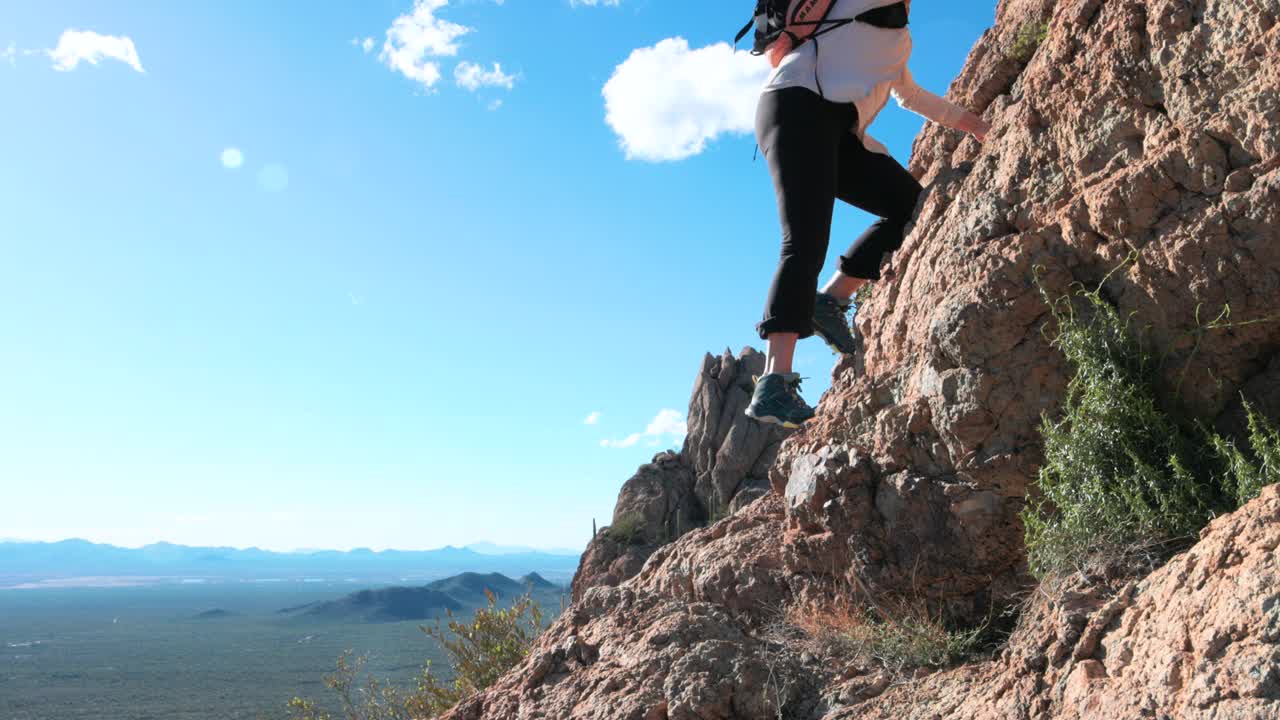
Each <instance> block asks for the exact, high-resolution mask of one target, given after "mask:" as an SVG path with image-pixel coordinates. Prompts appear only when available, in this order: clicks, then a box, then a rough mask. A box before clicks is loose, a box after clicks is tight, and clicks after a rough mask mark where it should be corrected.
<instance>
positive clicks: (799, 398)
mask: <svg viewBox="0 0 1280 720" xmlns="http://www.w3.org/2000/svg"><path fill="white" fill-rule="evenodd" d="M808 379H809V378H802V377H798V378H796V379H795V380H788V381H787V392H788V393H790V394H791V396H792V397H793V398H795V399H796V402H798V403H800V404H801V405H803V406H805V407H809V403H807V402H805V399H804V396H803V395H801V394H800V382H801V381H803V380H808Z"/></svg>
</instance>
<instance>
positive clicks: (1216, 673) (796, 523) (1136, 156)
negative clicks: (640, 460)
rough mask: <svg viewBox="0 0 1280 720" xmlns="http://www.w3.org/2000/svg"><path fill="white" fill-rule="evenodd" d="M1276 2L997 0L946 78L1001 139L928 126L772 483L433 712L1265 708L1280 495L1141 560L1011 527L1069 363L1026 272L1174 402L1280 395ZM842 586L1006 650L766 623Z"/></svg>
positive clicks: (1271, 408) (698, 483)
mask: <svg viewBox="0 0 1280 720" xmlns="http://www.w3.org/2000/svg"><path fill="white" fill-rule="evenodd" d="M1278 21H1280V4H1278V3H1277V2H1276V1H1275V0H1003V1H1002V2H1000V4H999V7H998V10H997V18H996V24H995V26H994V27H993V28H992V29H991V30H989V31H988V32H987V33H986V34H985V35H984V36H983V37H982V38H981V40H980V41H979V42H978V44H977V45H976V46H975V47H974V49H973V50H972V52H971V53H970V56H969V59H968V61H967V63H966V65H965V69H964V71H963V72H962V74H961V75H960V77H959V78H957V80H956V81H955V83H954V84H953V86H952V87H951V89H950V93H949V95H950V97H951V98H952V99H954V100H955V101H957V102H959V103H961V104H964V105H966V106H968V107H971V108H973V109H975V110H977V111H979V112H982V113H984V115H985V117H986V118H987V119H988V120H990V121H991V122H992V124H993V126H994V131H993V132H992V133H991V135H990V137H989V138H988V141H987V143H986V145H985V146H984V145H980V144H978V143H977V142H976V141H974V140H973V139H971V138H964V137H962V136H960V135H959V134H957V133H955V132H952V131H947V130H944V129H941V128H938V127H934V126H927V127H926V129H925V130H924V132H923V133H922V134H921V136H920V137H919V138H918V140H917V142H916V145H915V148H914V153H913V158H912V163H911V168H912V171H913V172H914V173H915V174H917V176H918V177H920V178H921V180H922V182H923V183H924V184H925V186H926V188H927V192H926V194H925V196H924V197H923V198H922V201H921V205H920V208H919V211H918V217H917V220H916V223H915V225H914V227H913V228H912V230H911V232H910V234H909V236H908V238H907V240H906V242H905V244H904V246H903V247H902V249H901V250H900V251H899V252H897V253H896V254H895V256H894V257H893V259H892V261H891V262H892V268H891V269H892V274H891V275H888V276H887V277H886V280H885V281H882V282H881V283H879V284H878V285H877V287H876V288H875V290H874V293H873V294H872V297H871V298H870V300H869V301H868V302H867V303H866V304H865V305H864V307H863V308H862V309H861V310H860V312H859V313H858V316H857V331H858V333H859V334H860V335H861V336H862V339H863V341H864V345H865V348H866V352H865V355H864V356H861V357H859V358H857V359H856V360H850V361H845V362H843V363H841V364H840V365H838V366H837V367H836V368H835V371H834V385H833V387H832V389H831V390H830V391H829V392H828V393H827V395H826V396H824V398H823V399H822V402H821V404H820V406H819V416H818V418H817V419H816V420H815V421H814V422H812V423H811V424H809V425H808V426H806V428H805V429H804V430H803V431H802V432H800V433H798V434H796V435H794V436H792V437H791V438H789V439H787V440H786V442H785V443H784V444H783V446H782V449H781V452H780V453H779V454H778V457H777V459H776V461H775V462H773V463H772V465H771V468H770V471H769V481H770V486H771V490H772V491H771V492H768V493H766V494H764V495H763V496H762V497H759V498H758V499H755V500H753V501H752V502H750V504H747V505H746V506H745V507H740V509H738V510H737V511H736V512H734V513H732V514H731V515H729V516H728V517H726V518H724V519H721V520H719V521H718V522H713V523H711V524H708V525H706V526H701V527H692V526H686V525H684V524H681V522H683V521H680V522H676V523H675V525H674V527H675V529H676V530H677V531H678V532H677V533H676V534H677V535H678V537H676V538H675V539H672V541H670V542H665V543H662V542H661V541H663V540H668V539H671V538H661V537H652V538H651V540H652V542H651V547H649V548H648V549H646V550H645V552H644V555H645V557H644V559H643V561H642V563H641V562H637V563H634V564H633V566H632V567H630V568H628V569H627V570H626V572H623V573H616V574H615V575H614V576H613V577H610V578H607V580H608V581H607V582H605V583H604V584H600V583H598V582H596V581H595V580H593V579H592V578H593V577H594V576H592V575H589V574H587V573H584V571H583V570H580V577H579V582H576V583H575V602H574V603H573V605H572V606H571V607H570V608H569V609H568V611H566V612H565V613H564V614H563V615H562V616H561V617H560V618H559V619H558V620H557V622H556V623H555V624H554V625H553V626H552V627H551V628H550V629H549V630H548V631H547V632H546V633H545V634H544V635H543V636H542V637H541V638H540V639H539V641H538V643H537V645H536V646H535V648H534V651H533V652H532V653H531V654H530V656H529V657H528V659H527V660H526V662H525V663H524V664H523V665H522V666H520V667H519V668H517V669H516V670H515V671H513V672H511V673H509V674H508V675H507V676H505V677H504V678H502V679H501V680H500V681H499V682H498V683H497V684H496V685H495V686H494V687H492V688H491V689H490V690H489V691H487V692H485V693H483V694H481V695H479V696H477V697H474V698H472V699H470V700H468V701H465V702H463V703H462V704H460V705H459V706H458V707H457V708H455V709H454V711H453V712H452V713H451V714H450V715H449V716H448V717H450V718H453V719H455V720H461V719H467V720H478V719H480V718H493V719H499V718H502V719H505V718H548V719H551V718H555V719H560V718H598V719H599V720H606V719H607V720H662V719H670V720H685V719H693V718H700V719H710V718H718V719H724V720H728V719H731V718H805V719H810V718H812V719H818V718H825V719H826V720H837V719H839V720H844V719H846V718H848V719H850V720H851V719H853V718H890V717H892V718H922V719H923V718H955V719H957V720H959V719H960V718H965V719H970V718H1002V719H1003V718H1027V719H1031V718H1037V719H1040V718H1045V719H1049V718H1053V719H1058V718H1163V717H1167V718H1280V582H1278V581H1280V568H1278V562H1280V556H1278V555H1277V548H1278V547H1280V522H1277V521H1280V490H1277V489H1275V488H1272V489H1269V490H1267V491H1266V492H1264V494H1263V497H1261V498H1259V499H1258V500H1256V501H1254V502H1252V503H1251V504H1249V505H1247V506H1245V507H1244V508H1242V509H1241V510H1239V511H1237V512H1236V513H1234V514H1233V515H1230V516H1227V517H1223V518H1220V519H1218V520H1217V521H1215V522H1214V523H1213V524H1212V525H1211V526H1210V527H1209V528H1207V529H1206V530H1205V531H1204V533H1203V534H1202V536H1201V539H1200V541H1199V542H1198V544H1196V545H1194V547H1192V548H1191V549H1190V550H1188V551H1186V552H1184V553H1182V554H1180V555H1178V556H1176V557H1174V558H1173V559H1172V560H1170V561H1168V563H1167V564H1165V565H1164V566H1163V567H1161V568H1159V569H1157V570H1156V571H1155V572H1154V573H1152V574H1150V575H1149V576H1148V577H1146V578H1145V579H1143V580H1141V581H1133V582H1123V581H1120V580H1116V581H1115V582H1111V581H1108V580H1107V578H1105V577H1104V578H1102V579H1101V580H1100V579H1098V578H1086V577H1083V576H1082V577H1079V578H1074V579H1067V580H1064V581H1062V584H1061V585H1060V586H1057V587H1054V588H1040V589H1039V590H1037V591H1034V592H1032V591H1031V588H1033V583H1032V581H1031V579H1030V578H1029V577H1028V573H1027V564H1026V554H1025V551H1024V549H1023V528H1022V526H1021V524H1020V521H1019V513H1020V511H1021V509H1022V508H1023V505H1024V502H1025V500H1026V498H1027V497H1028V495H1029V494H1031V493H1034V492H1035V487H1034V480H1035V477H1036V471H1037V468H1038V465H1039V463H1040V461H1041V445H1040V442H1041V441H1040V437H1039V432H1038V428H1039V420H1040V417H1041V415H1042V414H1044V413H1049V414H1052V413H1053V412H1054V411H1055V410H1056V409H1057V407H1058V405H1059V403H1060V401H1061V399H1062V394H1063V390H1064V387H1065V385H1066V383H1067V381H1068V379H1069V377H1070V374H1069V373H1070V368H1068V367H1066V364H1065V363H1064V361H1063V360H1062V358H1061V357H1060V356H1059V355H1058V354H1057V352H1056V351H1055V350H1054V349H1053V348H1052V346H1051V345H1050V343H1049V342H1048V341H1047V340H1046V331H1047V330H1048V329H1050V328H1048V327H1047V326H1048V325H1049V323H1050V321H1051V316H1050V314H1049V313H1048V308H1047V307H1046V305H1045V303H1044V301H1043V299H1042V298H1041V296H1040V293H1039V291H1038V290H1037V282H1039V283H1040V284H1041V285H1042V286H1043V287H1044V288H1045V289H1046V290H1047V291H1048V292H1049V293H1051V294H1057V295H1061V294H1065V293H1066V292H1067V291H1068V290H1069V288H1070V287H1071V286H1072V284H1073V283H1077V282H1078V283H1084V284H1086V285H1088V286H1090V287H1095V286H1096V287H1099V288H1100V292H1101V294H1102V295H1103V296H1104V297H1105V298H1106V299H1107V300H1108V301H1109V302H1111V303H1112V304H1114V305H1115V306H1116V307H1117V308H1119V309H1120V311H1121V312H1122V313H1123V314H1125V315H1127V316H1130V317H1131V318H1132V322H1133V324H1134V326H1135V327H1141V328H1144V329H1145V331H1146V333H1147V335H1148V337H1149V340H1150V342H1151V344H1152V347H1153V351H1154V352H1155V353H1156V354H1157V355H1158V356H1159V357H1160V358H1161V360H1162V362H1161V364H1160V368H1161V372H1162V373H1163V377H1162V378H1161V382H1160V388H1159V389H1160V392H1161V393H1162V398H1161V401H1162V402H1163V403H1164V404H1165V405H1167V406H1168V407H1170V408H1174V409H1176V410H1177V411H1178V412H1181V413H1185V414H1186V415H1187V416H1188V417H1194V418H1197V419H1201V420H1202V421H1204V422H1206V423H1208V424H1212V425H1215V426H1216V427H1218V428H1219V429H1221V430H1222V431H1223V432H1232V431H1233V430H1234V429H1238V428H1239V427H1240V423H1241V402H1242V400H1250V401H1252V402H1253V403H1254V405H1255V406H1256V407H1259V408H1261V409H1262V410H1263V412H1264V413H1265V414H1267V415H1269V416H1270V417H1271V418H1275V417H1276V415H1277V411H1278V410H1280V407H1277V403H1278V402H1280V401H1278V400H1277V398H1278V395H1277V390H1276V388H1277V387H1280V358H1278V356H1277V353H1276V351H1277V349H1278V348H1280V331H1278V330H1277V325H1276V324H1275V323H1274V322H1254V321H1259V320H1264V319H1267V318H1274V317H1275V316H1276V313H1277V310H1278V308H1280V270H1278V268H1280V26H1278ZM1042 31H1043V32H1042ZM1228 307H1229V308H1230V315H1229V317H1230V322H1226V321H1223V322H1218V323H1212V322H1209V320H1211V319H1212V318H1216V317H1226V316H1224V315H1222V313H1223V311H1224V308H1228ZM707 447H713V448H714V447H722V445H719V444H717V443H712V444H711V445H709V446H707ZM686 450H688V448H687V447H686ZM705 455H706V453H703V454H702V455H699V457H703V456H705ZM722 455H723V456H724V457H723V458H722V459H721V460H720V461H723V460H724V459H731V458H730V456H731V455H732V453H721V452H720V451H718V450H717V451H716V456H717V457H721V456H722ZM667 460H668V461H671V462H674V463H676V464H679V465H680V467H681V468H684V469H681V470H679V471H678V472H684V473H689V475H686V476H684V477H683V479H682V480H681V481H680V482H679V483H678V484H677V485H678V486H679V487H680V488H688V487H690V486H691V484H692V485H693V486H695V487H702V488H703V489H704V490H706V489H709V488H714V489H717V491H718V492H721V493H723V488H724V487H727V483H726V482H721V481H718V480H716V478H715V475H714V473H712V474H711V476H709V477H710V480H708V481H703V480H702V479H701V476H699V479H698V480H691V479H690V477H691V476H692V474H693V473H694V471H692V470H690V469H688V466H687V465H685V464H683V463H687V462H688V459H687V458H686V459H682V460H680V461H679V462H677V461H676V460H673V459H671V458H667ZM661 462H662V461H661V460H660V463H659V464H661ZM759 462H760V457H759V456H757V457H754V458H750V459H748V460H745V461H743V460H740V461H739V462H738V465H739V466H742V465H747V464H749V465H751V466H752V467H758V465H759ZM642 472H652V473H660V472H665V471H664V470H662V469H661V468H659V469H657V470H651V471H642ZM659 484H660V483H659ZM649 485H650V486H652V485H654V483H649ZM628 492H630V491H629V490H628V489H626V488H624V495H626V494H627V493H628ZM681 492H686V491H685V490H682V491H681ZM708 497H709V496H708ZM721 497H723V494H722V495H721ZM675 505H676V506H677V507H678V506H679V505H680V503H678V502H677V503H675ZM739 505H741V503H739ZM655 507H659V508H660V509H661V512H655V513H654V516H655V517H657V516H663V517H671V515H670V513H669V512H668V510H667V509H669V508H670V507H672V505H671V503H670V502H668V501H663V502H657V503H655ZM677 515H678V513H677ZM617 519H618V518H615V520H617ZM663 522H664V523H666V527H668V528H671V527H673V526H672V525H671V522H670V521H663ZM692 525H693V526H697V525H698V523H696V522H695V523H692ZM587 565H589V564H588V563H586V561H584V566H587ZM631 575H634V576H631ZM624 576H631V577H629V579H628V578H627V577H624ZM850 586H853V587H857V588H858V589H859V591H860V592H862V593H863V595H864V596H865V597H866V598H869V599H872V600H871V601H872V602H874V598H889V597H911V598H919V599H921V600H922V601H923V602H924V603H925V604H926V606H927V607H929V608H930V609H931V610H932V609H936V611H937V612H938V613H940V616H942V617H946V618H949V619H954V620H956V621H958V622H962V623H963V622H965V621H969V622H977V621H978V620H979V619H980V618H990V617H992V615H993V613H997V612H1000V611H1001V610H1003V609H1006V608H1010V607H1018V608H1021V613H1020V616H1019V619H1018V621H1017V625H1016V628H1014V629H1013V630H1012V634H1011V636H1010V637H1008V638H1007V639H1006V640H1005V642H1003V643H1002V649H1001V650H1000V651H999V652H998V654H997V655H995V656H993V657H990V658H988V659H985V660H973V661H971V662H970V663H969V664H966V665H962V666H960V667H958V668H953V669H951V670H946V671H940V672H933V673H924V672H916V673H913V674H908V675H906V676H902V675H900V674H899V675H894V674H892V673H888V672H887V671H884V670H883V669H877V667H876V664H875V663H869V664H847V663H846V664H841V663H838V662H834V661H833V660H832V659H831V658H830V657H826V656H823V654H822V653H820V652H814V651H809V650H803V649H798V648H797V646H796V645H794V644H793V643H789V642H788V641H787V637H786V634H785V633H781V634H780V633H779V630H778V628H779V625H778V618H779V617H786V612H785V611H786V608H789V607H804V603H806V602H813V601H821V600H822V599H823V598H827V597H830V596H832V595H833V594H834V593H836V592H838V590H839V588H844V587H850Z"/></svg>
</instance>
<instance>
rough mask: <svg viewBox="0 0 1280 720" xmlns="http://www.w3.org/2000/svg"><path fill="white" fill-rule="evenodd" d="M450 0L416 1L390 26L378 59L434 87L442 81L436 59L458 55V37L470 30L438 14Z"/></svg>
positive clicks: (408, 76) (399, 71)
mask: <svg viewBox="0 0 1280 720" xmlns="http://www.w3.org/2000/svg"><path fill="white" fill-rule="evenodd" d="M448 4H449V0H414V3H413V10H411V11H410V12H408V13H406V14H404V15H401V16H400V17H398V18H396V19H395V20H394V21H393V22H392V23H391V27H389V28H387V39H386V42H384V43H383V44H382V52H381V53H379V54H378V59H379V60H381V61H382V62H384V63H386V65H387V67H389V68H391V69H392V70H395V71H396V72H398V73H400V74H402V75H404V76H405V77H407V78H409V79H410V80H413V81H414V82H417V83H421V84H422V85H423V86H425V87H426V88H427V89H431V88H432V87H434V86H435V84H436V83H437V82H439V81H440V64H439V62H438V61H436V60H434V59H433V58H441V57H453V56H455V55H457V54H458V38H460V37H462V36H463V35H466V34H467V33H469V32H471V28H469V27H466V26H465V25H459V24H457V23H452V22H449V21H448V20H442V19H441V18H438V17H436V11H437V10H439V9H440V8H443V7H445V6H446V5H448Z"/></svg>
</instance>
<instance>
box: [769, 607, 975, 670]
mask: <svg viewBox="0 0 1280 720" xmlns="http://www.w3.org/2000/svg"><path fill="white" fill-rule="evenodd" d="M785 619H786V623H787V624H789V625H790V626H792V627H795V628H798V629H799V630H800V631H801V632H802V634H803V636H804V638H805V640H806V641H807V642H809V643H812V644H813V646H814V650H815V651H816V653H817V654H819V655H823V656H827V657H830V658H833V659H835V660H836V661H838V662H841V663H844V664H846V665H854V666H857V667H859V668H864V669H871V668H883V669H884V670H886V671H888V672H889V673H890V674H892V675H895V676H904V675H907V674H908V673H909V672H910V671H912V670H915V669H918V668H925V669H940V668H945V667H949V666H952V665H955V664H957V663H960V662H962V661H964V660H965V659H967V658H968V657H970V656H971V655H973V654H974V653H975V652H977V651H978V650H979V648H980V647H981V644H982V639H983V636H984V633H985V631H986V627H985V626H983V627H978V628H970V629H954V628H950V627H948V626H947V625H946V624H945V623H944V622H943V621H942V620H941V619H940V618H939V617H937V616H935V615H934V614H933V613H930V612H929V610H928V609H927V607H926V605H925V604H924V603H923V602H916V603H913V602H909V601H905V600H904V601H895V602H890V603H888V604H887V605H886V604H885V602H884V601H883V600H882V601H880V602H875V601H873V600H872V599H871V598H870V597H869V596H868V597H862V596H861V595H859V594H857V593H855V592H840V593H837V594H835V595H834V596H833V597H829V598H825V599H824V600H823V601H821V602H806V603H800V604H797V605H794V606H792V607H790V608H788V609H787V612H786V616H785Z"/></svg>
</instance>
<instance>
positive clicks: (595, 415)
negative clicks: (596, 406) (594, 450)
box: [582, 410, 600, 425]
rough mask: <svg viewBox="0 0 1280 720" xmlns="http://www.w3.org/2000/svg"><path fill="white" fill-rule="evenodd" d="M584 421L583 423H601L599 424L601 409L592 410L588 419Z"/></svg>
mask: <svg viewBox="0 0 1280 720" xmlns="http://www.w3.org/2000/svg"><path fill="white" fill-rule="evenodd" d="M582 422H583V424H585V425H599V424H600V411H599V410H596V411H594V412H592V413H591V414H590V415H588V416H587V419H586V420H583V421H582Z"/></svg>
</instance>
